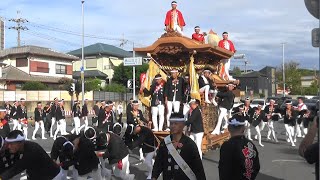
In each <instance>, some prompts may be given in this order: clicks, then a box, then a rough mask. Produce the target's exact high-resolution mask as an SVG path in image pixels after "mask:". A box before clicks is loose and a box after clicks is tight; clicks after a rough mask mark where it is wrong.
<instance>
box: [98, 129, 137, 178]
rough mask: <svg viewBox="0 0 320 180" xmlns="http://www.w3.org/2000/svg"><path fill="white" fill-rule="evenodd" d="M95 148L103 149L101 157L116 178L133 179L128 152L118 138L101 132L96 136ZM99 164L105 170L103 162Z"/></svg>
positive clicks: (109, 133) (112, 134)
mask: <svg viewBox="0 0 320 180" xmlns="http://www.w3.org/2000/svg"><path fill="white" fill-rule="evenodd" d="M97 146H98V147H100V148H101V147H103V148H102V149H103V150H104V153H102V157H103V159H108V161H109V164H110V165H111V166H112V171H113V173H114V175H115V176H116V177H119V178H121V179H124V180H131V179H132V180H133V179H134V174H130V170H129V167H130V163H129V150H128V147H127V146H126V145H125V143H124V141H123V140H122V138H121V137H120V136H118V135H116V134H114V133H112V132H106V133H105V132H101V133H99V134H98V136H97ZM99 155H100V154H99ZM101 164H102V167H103V168H105V167H104V161H103V162H102V163H101Z"/></svg>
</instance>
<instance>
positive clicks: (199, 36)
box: [192, 26, 207, 44]
mask: <svg viewBox="0 0 320 180" xmlns="http://www.w3.org/2000/svg"><path fill="white" fill-rule="evenodd" d="M194 31H195V33H193V34H192V39H194V40H196V41H199V42H201V43H202V44H204V43H205V40H204V36H206V35H207V34H206V33H203V34H201V33H200V27H199V26H196V27H194Z"/></svg>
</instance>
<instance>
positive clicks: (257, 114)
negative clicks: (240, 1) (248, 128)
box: [251, 103, 267, 147]
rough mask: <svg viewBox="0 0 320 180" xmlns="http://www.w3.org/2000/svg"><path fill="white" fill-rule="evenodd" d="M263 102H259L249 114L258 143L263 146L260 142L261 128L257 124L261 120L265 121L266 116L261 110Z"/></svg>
mask: <svg viewBox="0 0 320 180" xmlns="http://www.w3.org/2000/svg"><path fill="white" fill-rule="evenodd" d="M262 106H263V103H259V104H258V107H256V108H254V110H253V111H252V114H251V119H252V123H251V125H252V126H253V127H254V129H255V130H256V133H257V135H256V137H257V138H256V139H258V142H259V145H260V146H261V147H263V146H264V145H263V144H262V143H261V129H260V126H259V124H261V122H262V121H265V119H266V118H267V117H266V115H265V112H264V111H263V110H262Z"/></svg>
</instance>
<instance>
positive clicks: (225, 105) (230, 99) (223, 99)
mask: <svg viewBox="0 0 320 180" xmlns="http://www.w3.org/2000/svg"><path fill="white" fill-rule="evenodd" d="M234 87H235V86H234V85H233V84H228V85H227V91H225V92H218V93H217V97H219V98H220V103H219V117H218V123H217V125H216V127H215V129H214V130H213V131H212V133H211V134H213V135H219V134H220V133H221V131H220V129H221V124H222V120H223V119H224V118H226V116H227V115H228V111H230V110H231V109H232V107H233V104H234V97H235V96H234V94H233V92H232V90H233V89H234ZM225 121H226V123H225V126H224V127H223V129H226V128H227V126H228V123H227V120H225Z"/></svg>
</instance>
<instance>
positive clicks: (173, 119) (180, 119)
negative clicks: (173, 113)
mask: <svg viewBox="0 0 320 180" xmlns="http://www.w3.org/2000/svg"><path fill="white" fill-rule="evenodd" d="M169 121H177V122H185V121H186V120H185V119H184V118H170V120H169Z"/></svg>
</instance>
